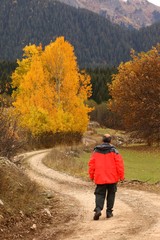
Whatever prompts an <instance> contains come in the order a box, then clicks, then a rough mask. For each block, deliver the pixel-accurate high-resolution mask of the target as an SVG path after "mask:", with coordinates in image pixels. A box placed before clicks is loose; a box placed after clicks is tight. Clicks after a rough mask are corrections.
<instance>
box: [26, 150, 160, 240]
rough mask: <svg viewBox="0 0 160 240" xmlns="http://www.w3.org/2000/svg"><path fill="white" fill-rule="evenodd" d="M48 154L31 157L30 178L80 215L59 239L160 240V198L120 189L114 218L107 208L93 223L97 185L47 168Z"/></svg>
mask: <svg viewBox="0 0 160 240" xmlns="http://www.w3.org/2000/svg"><path fill="white" fill-rule="evenodd" d="M46 154H47V151H44V152H38V153H37V154H34V155H32V154H31V155H30V157H29V158H28V162H29V164H30V169H28V170H27V173H28V175H29V176H30V178H31V179H34V180H35V181H37V182H38V183H40V184H41V185H42V186H43V187H45V188H46V189H49V190H50V191H54V192H55V193H56V192H57V193H59V192H60V193H61V194H62V196H63V197H62V198H63V200H64V201H65V204H67V205H68V204H69V205H70V211H71V212H72V211H73V212H77V214H78V217H77V218H76V219H73V220H72V221H70V222H69V223H68V228H70V229H72V228H74V229H73V231H72V232H71V234H69V235H68V234H65V232H64V234H62V235H61V238H59V240H97V239H98V240H104V239H105V240H133V239H134V240H160V195H156V194H154V193H149V192H143V191H136V190H130V189H125V188H120V187H119V188H118V192H117V195H116V202H115V207H114V217H113V218H111V219H106V218H105V209H104V212H103V213H102V216H101V218H100V219H99V221H93V209H94V194H93V192H94V188H95V185H94V184H93V183H91V182H85V181H82V180H80V179H77V178H74V177H71V176H68V175H66V174H62V173H59V172H57V171H54V170H52V169H49V168H47V167H46V166H44V165H43V164H42V159H43V157H44V156H45V155H46ZM39 239H42V238H41V237H39V238H38V240H39ZM36 240H37V238H36Z"/></svg>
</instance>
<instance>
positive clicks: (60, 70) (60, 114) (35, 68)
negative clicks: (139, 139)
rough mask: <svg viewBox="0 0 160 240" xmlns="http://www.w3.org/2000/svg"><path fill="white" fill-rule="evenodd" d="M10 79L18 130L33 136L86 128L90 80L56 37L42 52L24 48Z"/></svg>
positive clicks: (69, 51)
mask: <svg viewBox="0 0 160 240" xmlns="http://www.w3.org/2000/svg"><path fill="white" fill-rule="evenodd" d="M18 64H19V66H18V67H17V69H16V70H15V72H14V74H13V75H12V80H13V86H14V87H16V88H17V90H16V91H15V92H14V94H13V96H14V99H15V100H14V106H15V108H16V111H17V112H18V113H20V116H21V124H22V126H24V127H26V128H28V129H29V130H31V132H32V133H33V134H40V133H43V132H53V133H55V132H70V131H71V132H80V133H83V132H84V131H85V130H86V128H87V125H88V120H89V119H88V112H89V111H90V108H89V107H88V106H87V105H85V101H86V100H87V98H88V97H89V96H90V95H91V84H90V77H89V76H88V75H87V74H86V73H85V72H82V73H81V72H80V71H79V69H78V65H77V62H76V57H75V54H74V49H73V47H72V45H71V44H70V43H69V42H67V41H65V40H64V37H59V38H57V39H56V41H55V42H51V43H50V44H49V45H48V46H46V47H45V48H44V50H42V46H38V47H36V46H35V45H31V46H27V47H25V48H24V58H23V59H22V61H18Z"/></svg>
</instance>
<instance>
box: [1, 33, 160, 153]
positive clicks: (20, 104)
mask: <svg viewBox="0 0 160 240" xmlns="http://www.w3.org/2000/svg"><path fill="white" fill-rule="evenodd" d="M23 50H24V57H23V59H22V60H18V61H17V63H9V62H1V63H0V91H1V98H0V104H1V108H0V111H1V114H0V139H1V147H0V155H4V156H5V155H7V154H8V156H9V157H10V156H11V155H12V153H13V154H15V153H16V151H17V150H18V148H20V147H21V146H22V144H23V142H24V139H28V141H29V142H30V144H33V140H34V141H35V142H36V143H37V144H39V146H41V144H42V143H43V144H44V145H46V146H47V147H49V146H50V145H52V144H55V143H56V142H62V141H63V139H65V141H67V142H70V143H71V142H76V141H79V140H80V139H81V137H82V135H83V133H84V132H85V131H86V129H87V126H88V122H89V120H94V121H98V122H99V123H100V124H101V125H102V126H106V127H112V128H121V129H124V130H127V131H129V132H131V133H133V135H135V136H136V137H138V138H139V137H140V138H142V139H144V140H146V141H147V143H148V145H152V144H153V143H158V144H159V141H160V45H159V44H158V45H157V46H156V47H153V48H152V49H151V50H150V51H148V52H141V53H136V52H134V51H132V53H131V60H130V61H128V62H125V63H121V64H120V66H119V67H118V68H115V67H113V68H109V67H106V68H95V69H86V70H80V69H79V68H78V65H77V60H76V56H75V54H74V48H73V46H72V45H71V44H70V43H69V42H67V41H65V40H64V38H63V37H59V38H57V39H56V40H55V41H54V42H52V43H50V44H49V45H47V46H46V47H44V48H43V47H42V46H41V45H39V46H36V45H30V46H26V47H25V48H24V49H23ZM53 136H54V137H53ZM67 136H68V137H67ZM22 139H23V140H22ZM47 139H49V142H50V144H47V141H48V140H47ZM58 139H59V140H58ZM49 142H48V143H49Z"/></svg>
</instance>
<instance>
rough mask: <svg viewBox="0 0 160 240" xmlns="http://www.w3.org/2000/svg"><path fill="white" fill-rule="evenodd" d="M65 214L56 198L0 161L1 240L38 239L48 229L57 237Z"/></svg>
mask: <svg viewBox="0 0 160 240" xmlns="http://www.w3.org/2000/svg"><path fill="white" fill-rule="evenodd" d="M57 209H59V211H57ZM67 211H68V210H67V209H66V210H65V208H64V203H61V202H60V200H59V197H58V196H57V195H55V194H54V193H51V192H50V191H46V190H44V189H43V188H41V187H40V186H39V185H38V184H37V183H35V182H34V181H31V180H30V179H29V178H28V177H27V176H26V174H25V173H24V171H23V170H22V169H20V168H19V167H17V166H15V164H13V163H11V162H10V161H9V160H7V159H6V158H1V157H0V239H6V240H7V239H24V240H31V239H35V238H36V239H37V236H38V235H40V234H41V233H42V230H43V229H44V228H48V226H50V225H53V228H55V233H57V234H58V232H59V229H58V228H57V227H58V226H60V225H62V226H63V224H65V222H67V221H68V218H69V217H70V213H67ZM48 212H50V214H51V216H54V218H53V217H51V216H50V214H48ZM64 212H65V214H64ZM33 224H34V225H35V226H36V228H35V229H32V226H34V225H33ZM56 229H57V230H56ZM53 239H54V237H53Z"/></svg>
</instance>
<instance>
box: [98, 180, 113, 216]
mask: <svg viewBox="0 0 160 240" xmlns="http://www.w3.org/2000/svg"><path fill="white" fill-rule="evenodd" d="M116 191H117V183H113V184H97V186H96V189H95V192H94V194H95V204H96V207H95V209H94V211H95V212H97V211H101V210H102V209H103V207H104V202H105V199H106V214H107V213H112V211H113V206H114V201H115V195H116Z"/></svg>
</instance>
